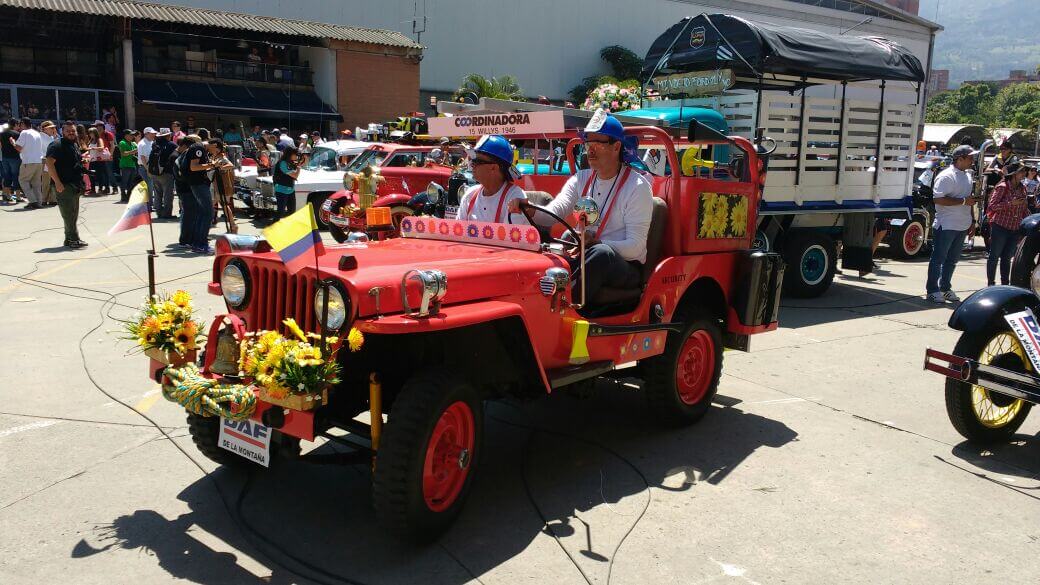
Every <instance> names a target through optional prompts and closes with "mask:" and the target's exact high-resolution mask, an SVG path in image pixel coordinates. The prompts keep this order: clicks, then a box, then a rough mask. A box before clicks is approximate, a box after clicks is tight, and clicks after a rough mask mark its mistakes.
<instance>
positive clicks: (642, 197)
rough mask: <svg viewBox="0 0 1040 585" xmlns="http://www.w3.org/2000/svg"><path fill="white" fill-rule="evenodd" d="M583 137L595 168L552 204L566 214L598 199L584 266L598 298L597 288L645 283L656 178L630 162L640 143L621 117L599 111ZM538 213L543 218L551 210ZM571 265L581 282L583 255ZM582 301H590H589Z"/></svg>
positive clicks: (580, 174) (583, 173) (591, 295)
mask: <svg viewBox="0 0 1040 585" xmlns="http://www.w3.org/2000/svg"><path fill="white" fill-rule="evenodd" d="M581 138H582V140H583V141H584V143H585V150H586V152H587V153H588V161H589V167H590V168H589V169H585V170H580V171H578V172H577V173H575V174H574V175H573V176H572V177H571V178H570V179H568V180H567V183H566V184H565V185H564V186H563V189H562V190H561V191H560V193H559V194H558V195H557V196H556V198H555V199H553V201H552V202H551V203H550V204H549V205H548V206H546V208H547V209H548V210H549V211H551V212H552V213H554V214H556V215H558V216H560V217H566V216H568V215H570V214H571V213H572V212H573V210H574V205H575V203H577V202H578V200H579V199H581V198H586V197H587V198H591V199H592V200H593V201H595V202H596V206H597V207H598V208H599V220H598V221H597V222H596V223H594V224H592V225H590V226H588V229H586V231H585V240H586V250H585V267H584V269H585V273H586V281H585V287H586V290H587V294H588V296H589V298H590V299H595V298H596V292H597V291H598V290H599V289H601V288H603V287H611V288H635V287H638V286H639V285H640V280H641V277H642V265H643V263H644V262H646V238H647V234H648V233H649V231H650V219H651V217H652V216H653V210H654V200H653V197H654V196H653V192H652V191H651V189H650V183H648V182H647V180H646V179H645V178H644V177H643V176H642V174H640V173H639V172H636V171H634V170H633V169H632V167H631V166H629V165H630V164H632V163H635V162H637V161H638V160H639V155H638V154H637V147H638V143H637V141H636V140H635V138H634V137H626V136H625V129H624V127H622V125H621V122H619V121H618V120H617V118H615V117H614V116H611V115H610V114H607V113H606V112H605V111H603V110H597V111H596V113H595V114H594V115H593V116H592V119H591V120H590V121H589V123H588V125H587V126H586V127H585V130H584V132H582V133H581ZM520 205H521V204H520V203H519V202H518V203H515V204H513V206H516V207H517V208H519V206H520ZM511 211H512V209H511ZM535 217H536V221H538V222H539V223H541V222H542V221H543V218H545V217H546V215H545V214H540V215H536V216H535ZM549 221H551V220H549ZM570 264H571V276H572V280H573V281H575V282H577V281H578V280H577V279H579V278H580V277H581V272H582V267H581V266H579V265H578V264H579V259H578V258H577V255H575V257H573V258H571V259H570ZM581 302H582V303H583V304H584V303H586V300H585V299H582V300H581Z"/></svg>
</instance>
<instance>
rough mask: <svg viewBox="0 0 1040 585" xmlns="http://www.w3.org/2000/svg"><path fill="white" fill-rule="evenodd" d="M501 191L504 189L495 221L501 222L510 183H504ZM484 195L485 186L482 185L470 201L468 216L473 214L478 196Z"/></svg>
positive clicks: (499, 198) (499, 199)
mask: <svg viewBox="0 0 1040 585" xmlns="http://www.w3.org/2000/svg"><path fill="white" fill-rule="evenodd" d="M501 191H502V194H501V195H500V196H499V197H498V209H496V210H495V223H501V221H500V220H501V215H502V203H503V202H504V201H505V200H506V193H508V192H509V183H505V184H503V185H502V189H501ZM483 196H484V187H483V186H481V187H480V191H478V192H477V193H476V195H474V196H473V199H471V200H470V202H469V209H467V210H466V217H469V216H470V215H472V214H473V206H474V205H476V204H477V197H483Z"/></svg>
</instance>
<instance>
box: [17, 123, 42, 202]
mask: <svg viewBox="0 0 1040 585" xmlns="http://www.w3.org/2000/svg"><path fill="white" fill-rule="evenodd" d="M18 129H19V130H21V134H19V135H18V140H16V141H15V143H14V148H15V150H17V151H18V154H19V155H20V156H21V158H22V166H21V167H20V168H19V170H18V183H19V184H20V185H21V186H22V193H25V198H26V199H28V200H29V203H28V204H26V206H25V208H26V209H39V208H41V207H43V203H44V201H43V154H44V153H45V152H46V151H45V150H44V147H43V134H40V133H39V132H37V131H36V130H34V129H33V127H32V120H30V119H29V118H22V119H21V121H20V122H19V123H18Z"/></svg>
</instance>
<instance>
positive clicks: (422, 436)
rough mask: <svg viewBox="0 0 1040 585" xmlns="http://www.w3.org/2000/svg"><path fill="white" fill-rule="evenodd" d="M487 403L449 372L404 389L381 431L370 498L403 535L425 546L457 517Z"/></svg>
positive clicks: (421, 378)
mask: <svg viewBox="0 0 1040 585" xmlns="http://www.w3.org/2000/svg"><path fill="white" fill-rule="evenodd" d="M483 415H484V410H483V401H482V400H481V399H480V397H479V395H478V394H477V392H476V391H475V390H474V389H473V388H472V386H470V385H469V384H468V383H466V382H465V381H463V380H461V379H459V378H457V377H454V376H452V375H450V374H448V373H447V372H444V371H441V372H427V373H423V374H417V375H416V376H414V377H413V378H412V379H410V380H409V381H408V382H406V383H405V385H404V386H403V387H402V388H401V391H400V393H399V394H398V395H397V398H396V399H395V400H394V402H393V404H392V408H391V413H390V417H389V420H388V421H387V424H386V427H385V428H384V431H383V436H382V439H381V441H380V448H379V452H378V453H377V454H376V465H375V471H374V473H373V482H372V484H373V485H372V488H373V494H372V499H373V503H374V505H375V508H376V512H377V514H378V515H379V516H380V518H381V519H382V521H383V522H384V523H386V524H387V526H388V527H389V528H390V529H391V530H392V531H394V532H396V533H397V534H398V535H399V536H402V537H404V538H407V539H409V540H414V541H419V542H424V541H430V540H433V539H435V538H437V537H438V536H440V535H441V534H442V533H443V532H444V531H445V530H447V529H448V528H449V527H450V526H451V524H452V522H453V521H454V520H455V517H456V516H458V514H459V512H460V511H461V509H462V505H463V502H464V501H465V498H466V494H467V493H468V491H469V487H470V485H471V484H472V481H473V475H474V464H475V463H476V461H477V455H478V454H479V450H480V448H481V439H482V434H483V418H484V416H483Z"/></svg>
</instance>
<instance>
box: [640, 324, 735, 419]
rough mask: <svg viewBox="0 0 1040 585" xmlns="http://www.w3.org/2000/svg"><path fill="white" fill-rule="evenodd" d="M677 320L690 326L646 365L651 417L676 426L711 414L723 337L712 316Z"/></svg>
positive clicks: (670, 336) (720, 365)
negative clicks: (709, 409) (709, 412)
mask: <svg viewBox="0 0 1040 585" xmlns="http://www.w3.org/2000/svg"><path fill="white" fill-rule="evenodd" d="M676 320H682V321H683V322H685V323H687V326H686V328H685V329H684V330H683V333H681V334H678V335H676V334H674V333H671V334H669V335H668V341H667V343H666V344H665V350H664V353H663V354H661V355H659V356H656V357H653V358H650V359H648V360H646V362H644V364H643V365H644V371H645V372H646V376H645V377H646V397H647V402H648V404H649V406H650V411H651V413H652V414H653V415H654V416H655V417H656V418H659V419H661V420H664V421H666V422H668V423H672V424H689V423H693V422H696V421H698V420H700V419H701V417H703V416H704V415H705V413H707V412H708V408H709V407H710V406H711V401H712V399H713V398H714V397H715V392H716V391H717V390H718V387H719V376H720V375H721V373H722V334H721V333H720V332H719V325H718V323H717V322H716V320H715V319H714V318H712V317H711V316H710V315H709V314H707V313H705V312H702V311H699V310H693V311H690V312H688V313H685V314H684V315H682V316H677V317H676Z"/></svg>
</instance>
